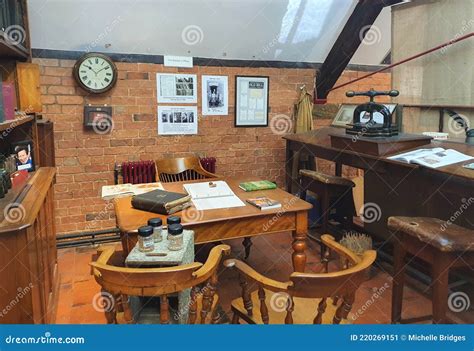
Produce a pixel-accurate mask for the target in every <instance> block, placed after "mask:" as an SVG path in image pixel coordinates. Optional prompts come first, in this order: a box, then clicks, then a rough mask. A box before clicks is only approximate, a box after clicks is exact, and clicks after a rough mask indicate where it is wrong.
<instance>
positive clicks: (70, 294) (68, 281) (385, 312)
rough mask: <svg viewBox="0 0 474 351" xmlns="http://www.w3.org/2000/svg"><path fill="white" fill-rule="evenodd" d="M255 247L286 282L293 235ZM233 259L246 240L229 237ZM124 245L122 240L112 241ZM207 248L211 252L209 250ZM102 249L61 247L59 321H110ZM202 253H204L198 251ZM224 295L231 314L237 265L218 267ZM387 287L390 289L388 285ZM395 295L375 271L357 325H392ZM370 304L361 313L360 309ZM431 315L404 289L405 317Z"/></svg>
mask: <svg viewBox="0 0 474 351" xmlns="http://www.w3.org/2000/svg"><path fill="white" fill-rule="evenodd" d="M252 241H253V244H254V245H253V246H252V249H251V254H250V257H249V259H248V261H247V263H248V264H249V265H250V266H252V267H254V268H255V269H256V270H257V271H258V272H260V273H262V274H265V275H267V276H268V277H270V278H273V279H276V280H280V281H286V280H288V277H289V275H290V274H291V272H292V265H291V253H292V250H291V243H292V238H291V235H290V234H288V233H283V234H278V235H268V236H261V237H258V238H253V239H252ZM226 244H229V245H230V246H231V250H232V254H231V256H232V257H237V258H239V259H242V257H243V254H244V248H243V246H242V240H240V239H236V240H229V241H226ZM105 246H113V247H118V248H120V243H117V244H107V245H105ZM198 250H199V251H200V252H199V253H200V254H202V255H204V256H205V255H206V254H207V252H208V251H209V247H205V246H202V247H201V246H200V247H199V249H198ZM206 250H207V251H206ZM96 252H97V248H91V247H83V248H76V249H65V250H59V254H58V257H59V258H58V261H59V268H60V272H61V275H60V279H61V284H62V285H61V290H60V294H59V303H58V316H57V319H56V322H57V323H105V322H106V320H105V317H104V314H103V312H102V311H101V310H100V306H99V307H98V306H95V307H94V304H93V302H94V296H96V295H97V294H99V293H100V286H99V285H98V284H97V283H96V282H95V280H94V279H93V277H92V275H91V274H90V266H89V262H90V261H91V259H92V255H93V254H95V253H96ZM306 253H307V256H308V257H307V265H308V271H309V272H310V271H316V272H317V271H319V270H320V268H321V265H320V264H319V261H320V258H319V245H317V244H316V243H314V242H312V241H310V242H308V248H307V251H306ZM199 256H201V255H199ZM218 275H219V287H218V289H219V290H218V291H219V295H220V296H219V298H220V304H221V306H222V308H223V310H224V311H225V312H227V313H229V312H230V303H231V301H232V300H233V299H235V298H238V297H240V293H241V292H240V286H239V284H238V275H237V272H235V271H234V270H232V269H229V268H226V267H220V269H219V273H218ZM387 286H388V288H387ZM382 287H384V289H385V291H384V292H382V293H380V296H379V297H377V298H375V299H374V298H373V295H374V293H375V292H377V291H378V290H379V289H381V288H382ZM391 298H392V277H391V276H390V274H389V273H387V272H384V271H383V270H379V269H376V268H375V269H373V271H372V274H371V276H370V279H369V280H368V281H366V282H364V283H363V284H362V286H361V288H360V289H359V290H358V292H357V294H356V300H355V302H354V304H353V309H352V313H354V314H356V316H355V317H356V318H355V320H354V321H353V323H355V324H363V323H390V314H391ZM369 300H370V301H371V302H370V303H368V301H369ZM372 300H373V301H372ZM363 306H365V308H364V311H361V312H362V313H358V310H360V309H361V308H362V307H363ZM425 314H431V301H430V299H428V298H426V297H425V296H423V295H422V294H420V293H419V292H418V291H416V290H414V289H411V288H409V287H406V288H405V293H404V299H403V317H404V318H413V317H419V316H422V315H425Z"/></svg>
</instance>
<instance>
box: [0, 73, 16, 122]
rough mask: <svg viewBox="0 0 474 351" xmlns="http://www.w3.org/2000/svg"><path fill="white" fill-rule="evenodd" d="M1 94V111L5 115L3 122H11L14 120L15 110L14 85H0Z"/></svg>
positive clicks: (5, 83) (4, 83)
mask: <svg viewBox="0 0 474 351" xmlns="http://www.w3.org/2000/svg"><path fill="white" fill-rule="evenodd" d="M2 93H3V109H4V111H5V112H4V113H5V120H6V121H11V120H14V119H15V109H16V91H15V84H13V83H7V82H3V85H2Z"/></svg>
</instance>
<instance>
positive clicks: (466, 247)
mask: <svg viewBox="0 0 474 351" xmlns="http://www.w3.org/2000/svg"><path fill="white" fill-rule="evenodd" d="M388 227H389V229H390V230H392V231H394V234H395V237H396V240H395V244H394V255H393V256H394V267H393V270H394V273H393V292H392V323H400V322H401V321H402V301H403V287H404V284H405V270H406V266H407V264H406V263H405V258H406V256H407V254H411V255H414V256H415V257H419V258H421V259H422V260H423V261H425V262H427V263H429V264H431V267H432V269H431V272H432V273H431V274H432V276H431V280H432V283H431V284H432V299H431V300H432V304H433V316H432V320H433V323H446V322H447V320H446V311H447V307H448V292H449V288H448V278H449V270H450V268H456V267H472V266H473V265H474V231H473V230H469V229H466V228H463V227H460V226H458V225H455V224H452V223H450V224H448V223H447V222H446V221H442V220H440V219H436V218H426V217H389V219H388ZM430 317H431V316H430ZM418 319H419V318H418Z"/></svg>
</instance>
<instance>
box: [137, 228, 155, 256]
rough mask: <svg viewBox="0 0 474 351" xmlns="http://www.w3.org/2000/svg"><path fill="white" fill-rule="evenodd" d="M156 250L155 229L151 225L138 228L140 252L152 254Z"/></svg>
mask: <svg viewBox="0 0 474 351" xmlns="http://www.w3.org/2000/svg"><path fill="white" fill-rule="evenodd" d="M154 248H155V243H154V242H153V227H150V226H149V225H146V226H143V227H140V228H138V250H140V251H141V252H150V251H153V249H154Z"/></svg>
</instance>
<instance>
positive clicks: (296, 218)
mask: <svg viewBox="0 0 474 351" xmlns="http://www.w3.org/2000/svg"><path fill="white" fill-rule="evenodd" d="M223 180H225V181H226V182H227V184H229V186H230V187H231V188H232V190H233V191H234V193H235V194H236V195H237V196H238V197H240V199H241V200H242V201H244V202H245V200H246V199H248V198H253V197H257V196H268V197H270V198H272V199H275V200H277V201H279V202H280V203H281V205H282V207H281V208H279V209H275V210H266V211H261V210H259V209H258V208H256V207H254V206H252V205H249V204H246V206H244V207H234V208H225V209H219V210H207V211H198V210H196V208H195V207H194V206H193V207H190V208H188V209H186V210H184V211H182V212H178V213H176V215H177V216H180V217H181V220H182V224H183V226H184V227H186V228H188V229H192V230H194V234H195V237H194V239H195V242H196V243H197V244H200V243H208V242H215V241H222V240H226V239H235V238H245V237H252V236H258V235H264V234H271V233H281V232H286V231H291V232H292V233H293V238H294V240H293V244H292V247H293V251H294V252H293V256H292V257H293V268H294V270H295V271H299V272H304V268H305V264H306V254H305V249H306V235H307V232H308V213H307V212H308V210H309V209H310V208H311V204H309V203H307V202H305V201H303V200H301V199H299V198H297V197H295V196H293V195H291V194H289V193H287V192H285V191H283V190H281V189H274V190H263V191H252V192H245V191H243V190H242V189H240V188H239V183H241V182H244V181H249V180H256V179H248V178H240V179H239V178H233V179H223ZM185 183H196V181H188V182H176V183H163V186H164V188H165V189H166V190H169V191H174V192H183V193H184V189H183V184H185ZM114 205H115V216H116V220H117V226H118V227H119V229H120V231H121V237H122V245H123V249H124V251H125V252H126V253H128V252H129V251H130V250H131V249H132V248H133V245H135V242H136V240H137V238H136V236H137V234H136V231H137V228H138V227H140V226H142V225H146V223H147V221H148V219H150V218H153V217H161V218H162V219H163V220H164V219H165V218H166V216H163V215H158V214H156V213H151V212H146V211H140V210H136V209H134V208H133V207H132V205H131V197H126V198H120V199H115V200H114Z"/></svg>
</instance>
